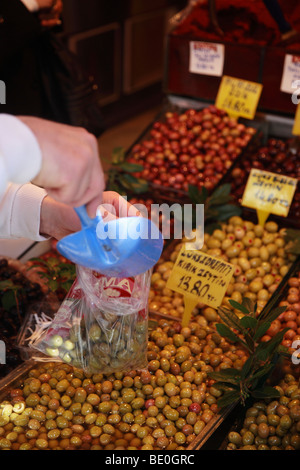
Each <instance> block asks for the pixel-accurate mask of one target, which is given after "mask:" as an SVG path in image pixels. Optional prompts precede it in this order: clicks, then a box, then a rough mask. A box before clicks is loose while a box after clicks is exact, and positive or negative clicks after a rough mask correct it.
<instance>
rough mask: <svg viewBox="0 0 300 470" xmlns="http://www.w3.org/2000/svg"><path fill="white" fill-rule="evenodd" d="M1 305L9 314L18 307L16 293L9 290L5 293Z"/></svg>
mask: <svg viewBox="0 0 300 470" xmlns="http://www.w3.org/2000/svg"><path fill="white" fill-rule="evenodd" d="M1 303H2V307H3V308H4V310H5V311H6V312H9V311H10V309H11V308H12V307H15V306H16V305H17V301H16V295H15V293H14V291H12V290H9V291H7V292H4V294H3V295H2V298H1Z"/></svg>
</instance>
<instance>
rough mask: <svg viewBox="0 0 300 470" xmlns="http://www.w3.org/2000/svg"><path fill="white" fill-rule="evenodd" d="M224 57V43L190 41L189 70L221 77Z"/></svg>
mask: <svg viewBox="0 0 300 470" xmlns="http://www.w3.org/2000/svg"><path fill="white" fill-rule="evenodd" d="M224 57H225V46H224V44H217V43H213V42H202V41H190V63H189V72H191V73H199V74H201V75H211V76H214V77H221V76H222V75H223V68H224Z"/></svg>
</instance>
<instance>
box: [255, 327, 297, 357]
mask: <svg viewBox="0 0 300 470" xmlns="http://www.w3.org/2000/svg"><path fill="white" fill-rule="evenodd" d="M288 330H289V328H284V329H283V330H281V331H279V332H278V333H277V334H276V335H275V336H273V338H272V339H270V340H269V341H266V342H264V343H260V344H259V345H258V346H257V348H256V351H255V355H256V357H257V359H259V360H260V361H266V360H267V359H268V357H270V356H271V355H272V354H273V353H274V352H275V350H276V348H277V347H278V346H279V345H280V343H281V342H282V340H283V337H284V335H285V333H286V332H287V331H288Z"/></svg>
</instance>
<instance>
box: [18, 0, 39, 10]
mask: <svg viewBox="0 0 300 470" xmlns="http://www.w3.org/2000/svg"><path fill="white" fill-rule="evenodd" d="M21 2H22V3H23V4H24V5H25V7H26V8H27V10H29V11H32V12H33V11H38V9H39V4H38V2H37V1H36V0H21Z"/></svg>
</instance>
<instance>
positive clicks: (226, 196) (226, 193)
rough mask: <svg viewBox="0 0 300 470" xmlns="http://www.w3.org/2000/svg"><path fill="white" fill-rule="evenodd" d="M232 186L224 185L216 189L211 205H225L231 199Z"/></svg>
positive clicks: (210, 199) (211, 197)
mask: <svg viewBox="0 0 300 470" xmlns="http://www.w3.org/2000/svg"><path fill="white" fill-rule="evenodd" d="M230 192H231V185H230V184H229V183H226V184H223V185H222V186H219V187H218V188H216V189H215V191H214V192H213V193H212V195H211V196H210V198H209V204H210V205H220V204H224V202H227V201H228V200H230V199H231V197H230Z"/></svg>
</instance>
